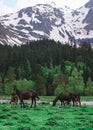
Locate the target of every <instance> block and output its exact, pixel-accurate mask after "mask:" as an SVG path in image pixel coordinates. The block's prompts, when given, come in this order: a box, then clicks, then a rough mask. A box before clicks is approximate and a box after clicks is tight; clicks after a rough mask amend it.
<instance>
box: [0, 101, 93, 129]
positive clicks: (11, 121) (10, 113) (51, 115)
mask: <svg viewBox="0 0 93 130" xmlns="http://www.w3.org/2000/svg"><path fill="white" fill-rule="evenodd" d="M0 130H93V106H92V105H82V106H81V107H80V106H75V107H73V106H72V105H66V106H60V104H57V105H56V106H55V107H53V106H52V105H51V104H37V107H36V108H30V104H28V106H27V107H26V108H20V105H18V106H16V107H15V106H11V105H10V104H9V103H2V104H0Z"/></svg>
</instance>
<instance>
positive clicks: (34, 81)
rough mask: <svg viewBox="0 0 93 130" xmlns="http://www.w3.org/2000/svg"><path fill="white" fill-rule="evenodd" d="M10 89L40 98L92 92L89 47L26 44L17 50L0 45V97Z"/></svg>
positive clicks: (92, 57)
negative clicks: (25, 91)
mask: <svg viewBox="0 0 93 130" xmlns="http://www.w3.org/2000/svg"><path fill="white" fill-rule="evenodd" d="M13 85H16V86H18V87H19V88H21V89H35V90H36V91H38V92H39V94H40V95H56V94H58V93H59V92H60V91H74V92H77V93H80V94H81V95H92V94H93V92H92V90H93V49H92V47H91V45H90V44H89V43H85V42H83V43H81V44H80V46H79V47H77V45H76V43H75V42H74V43H67V44H61V43H60V42H55V41H54V40H46V39H44V40H39V41H30V42H28V43H27V44H23V45H21V46H16V45H14V46H9V45H1V44H0V93H1V94H10V93H11V91H12V87H13Z"/></svg>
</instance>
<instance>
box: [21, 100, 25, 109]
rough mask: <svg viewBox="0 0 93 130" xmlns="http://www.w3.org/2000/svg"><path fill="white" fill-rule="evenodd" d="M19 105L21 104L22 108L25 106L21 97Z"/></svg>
mask: <svg viewBox="0 0 93 130" xmlns="http://www.w3.org/2000/svg"><path fill="white" fill-rule="evenodd" d="M20 105H21V108H24V107H25V104H24V102H23V100H22V99H21V100H20Z"/></svg>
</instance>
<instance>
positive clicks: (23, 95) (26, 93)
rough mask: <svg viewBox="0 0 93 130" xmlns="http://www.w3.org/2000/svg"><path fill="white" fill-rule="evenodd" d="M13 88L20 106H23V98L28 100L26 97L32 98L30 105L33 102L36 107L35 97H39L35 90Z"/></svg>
mask: <svg viewBox="0 0 93 130" xmlns="http://www.w3.org/2000/svg"><path fill="white" fill-rule="evenodd" d="M13 90H14V91H15V93H16V94H17V95H18V97H19V100H20V105H21V107H25V104H24V100H28V99H31V100H32V103H31V107H32V105H33V103H34V107H36V98H38V99H39V97H38V94H37V92H35V91H32V90H29V91H23V90H19V89H18V88H17V87H14V88H13Z"/></svg>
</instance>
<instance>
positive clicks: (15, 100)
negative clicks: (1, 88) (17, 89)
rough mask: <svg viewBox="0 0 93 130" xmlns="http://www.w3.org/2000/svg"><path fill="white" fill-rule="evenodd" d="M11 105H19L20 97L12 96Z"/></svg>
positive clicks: (13, 94)
mask: <svg viewBox="0 0 93 130" xmlns="http://www.w3.org/2000/svg"><path fill="white" fill-rule="evenodd" d="M10 104H13V105H17V104H18V96H17V95H16V94H15V93H12V94H11V100H10Z"/></svg>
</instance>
